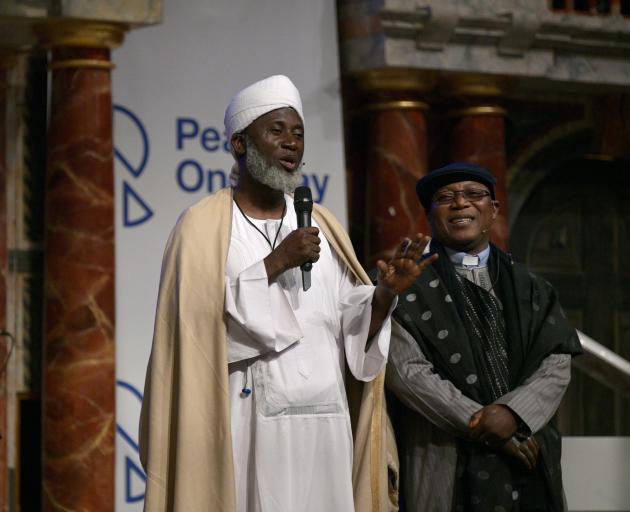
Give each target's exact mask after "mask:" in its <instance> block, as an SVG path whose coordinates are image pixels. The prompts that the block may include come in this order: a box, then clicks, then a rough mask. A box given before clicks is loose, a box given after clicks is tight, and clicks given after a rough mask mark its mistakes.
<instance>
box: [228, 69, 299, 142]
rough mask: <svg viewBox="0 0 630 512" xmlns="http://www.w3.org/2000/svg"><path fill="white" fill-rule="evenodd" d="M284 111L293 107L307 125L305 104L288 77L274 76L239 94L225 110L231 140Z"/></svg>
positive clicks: (246, 88)
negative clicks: (270, 114)
mask: <svg viewBox="0 0 630 512" xmlns="http://www.w3.org/2000/svg"><path fill="white" fill-rule="evenodd" d="M283 107H292V108H293V109H295V111H296V112H297V113H298V114H299V116H300V119H302V122H304V114H303V113H302V100H301V99H300V93H299V91H298V90H297V88H296V87H295V85H293V82H291V80H289V79H288V78H287V77H286V76H284V75H274V76H270V77H269V78H265V79H264V80H261V81H260V82H256V83H254V84H252V85H250V86H248V87H245V89H243V90H242V91H240V92H238V93H236V94H235V95H234V97H233V98H232V100H231V101H230V104H229V105H228V107H227V109H226V110H225V118H224V123H225V134H226V136H227V140H228V141H230V140H232V135H234V134H235V133H237V132H240V131H242V130H244V129H245V128H247V127H248V126H249V125H250V124H252V123H253V122H254V121H255V120H256V119H258V118H259V117H260V116H262V115H264V114H266V113H267V112H271V111H272V110H276V109H278V108H283Z"/></svg>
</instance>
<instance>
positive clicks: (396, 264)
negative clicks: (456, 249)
mask: <svg viewBox="0 0 630 512" xmlns="http://www.w3.org/2000/svg"><path fill="white" fill-rule="evenodd" d="M430 240H431V239H430V238H429V237H428V236H423V235H422V233H418V234H417V235H416V236H415V237H414V238H413V239H409V238H406V239H404V240H403V241H402V242H401V243H400V245H399V246H398V248H397V249H396V253H395V254H394V256H393V257H392V259H390V260H389V261H388V262H387V263H386V262H385V261H383V260H378V261H377V262H376V267H377V269H378V277H377V282H378V284H379V286H383V287H385V288H387V289H388V290H389V291H390V292H391V293H392V294H393V295H398V294H399V293H400V292H402V291H404V290H406V289H407V288H409V286H411V284H412V283H413V282H414V281H415V280H416V279H417V278H418V276H419V275H420V274H422V272H423V271H424V269H426V268H427V267H428V266H429V265H430V264H431V263H433V262H434V261H435V260H436V259H437V257H438V256H437V254H433V255H431V256H429V257H428V258H425V259H423V260H422V259H421V258H422V253H423V252H424V249H425V247H426V246H427V245H428V243H429V242H430Z"/></svg>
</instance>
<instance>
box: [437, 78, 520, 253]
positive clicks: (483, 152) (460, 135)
mask: <svg viewBox="0 0 630 512" xmlns="http://www.w3.org/2000/svg"><path fill="white" fill-rule="evenodd" d="M443 85H444V87H443V88H442V94H443V95H444V96H446V97H447V104H448V109H447V117H448V118H449V119H450V121H451V128H450V139H449V157H450V160H451V161H466V162H473V163H476V164H478V165H481V166H482V167H485V168H486V169H488V170H489V171H490V172H491V173H492V174H493V175H494V176H495V177H496V179H497V185H496V196H497V200H498V201H499V203H500V208H499V216H498V218H497V220H496V221H495V223H494V226H493V228H492V232H491V235H492V241H493V242H494V243H495V244H496V245H497V246H498V247H500V248H502V249H507V248H508V245H509V231H508V230H509V228H508V217H507V211H508V204H507V181H506V180H507V174H506V149H505V115H506V111H505V109H504V108H503V107H502V106H501V97H502V94H503V89H504V87H505V84H504V83H503V82H501V81H500V80H498V79H496V78H491V77H485V76H482V75H464V76H453V77H450V78H449V79H448V80H447V81H446V83H445V84H443Z"/></svg>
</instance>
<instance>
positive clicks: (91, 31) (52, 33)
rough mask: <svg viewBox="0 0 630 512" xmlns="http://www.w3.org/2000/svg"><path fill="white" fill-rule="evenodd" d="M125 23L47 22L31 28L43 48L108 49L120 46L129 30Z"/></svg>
mask: <svg viewBox="0 0 630 512" xmlns="http://www.w3.org/2000/svg"><path fill="white" fill-rule="evenodd" d="M129 28H130V27H129V25H127V24H125V23H107V22H93V21H76V20H49V21H46V22H44V23H40V24H38V25H35V26H34V27H33V30H34V32H35V35H36V37H37V41H38V43H39V45H40V46H41V47H43V48H46V49H50V48H59V47H83V48H108V49H110V50H111V49H114V48H117V47H118V46H120V45H121V44H122V42H123V39H124V37H125V32H127V31H128V30H129Z"/></svg>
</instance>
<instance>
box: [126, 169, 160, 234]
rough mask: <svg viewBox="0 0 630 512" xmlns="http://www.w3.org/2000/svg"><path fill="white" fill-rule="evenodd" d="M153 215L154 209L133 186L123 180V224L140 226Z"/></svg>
mask: <svg viewBox="0 0 630 512" xmlns="http://www.w3.org/2000/svg"><path fill="white" fill-rule="evenodd" d="M151 217H153V210H152V209H151V207H150V206H149V205H148V204H147V203H145V202H144V200H143V199H142V198H141V197H140V196H139V195H138V193H137V192H136V191H135V190H134V189H133V188H131V186H130V185H129V184H128V183H127V182H126V181H123V225H124V226H125V227H126V228H128V227H133V226H138V225H140V224H143V223H145V222H146V221H148V220H149V219H150V218H151Z"/></svg>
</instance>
